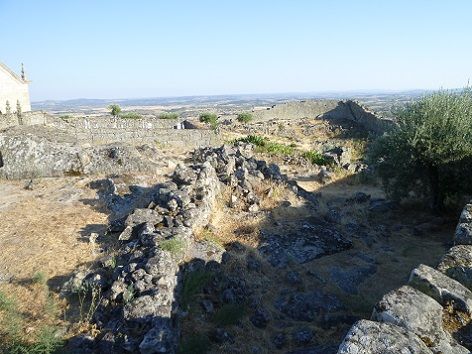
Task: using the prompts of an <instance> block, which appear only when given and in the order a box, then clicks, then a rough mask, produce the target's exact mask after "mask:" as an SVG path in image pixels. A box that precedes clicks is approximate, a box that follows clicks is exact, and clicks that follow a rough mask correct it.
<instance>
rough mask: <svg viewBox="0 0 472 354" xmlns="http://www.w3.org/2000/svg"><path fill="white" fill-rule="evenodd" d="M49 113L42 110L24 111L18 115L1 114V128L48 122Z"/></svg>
mask: <svg viewBox="0 0 472 354" xmlns="http://www.w3.org/2000/svg"><path fill="white" fill-rule="evenodd" d="M47 121H48V114H47V113H45V112H41V111H35V112H23V113H21V116H20V117H18V116H17V114H16V113H10V114H0V130H1V129H4V128H8V127H11V126H17V125H34V124H46V123H47Z"/></svg>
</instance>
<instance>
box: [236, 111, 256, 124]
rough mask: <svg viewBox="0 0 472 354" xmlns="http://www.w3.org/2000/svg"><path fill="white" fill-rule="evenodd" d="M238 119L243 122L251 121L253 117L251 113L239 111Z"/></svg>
mask: <svg viewBox="0 0 472 354" xmlns="http://www.w3.org/2000/svg"><path fill="white" fill-rule="evenodd" d="M236 119H237V120H238V122H241V123H249V122H250V121H252V119H253V117H252V114H251V113H239V114H238V117H237V118H236Z"/></svg>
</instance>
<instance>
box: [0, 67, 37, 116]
mask: <svg viewBox="0 0 472 354" xmlns="http://www.w3.org/2000/svg"><path fill="white" fill-rule="evenodd" d="M7 101H8V103H9V104H10V110H11V112H12V113H14V112H16V106H17V102H19V103H20V106H21V110H22V112H28V111H31V104H30V98H29V89H28V82H26V81H22V80H21V79H20V78H19V77H17V76H16V75H15V74H14V73H13V72H11V71H10V70H9V69H8V68H7V67H5V66H4V65H3V64H1V63H0V113H6V102H7Z"/></svg>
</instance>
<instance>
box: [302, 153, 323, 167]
mask: <svg viewBox="0 0 472 354" xmlns="http://www.w3.org/2000/svg"><path fill="white" fill-rule="evenodd" d="M302 156H303V157H304V158H306V159H307V160H308V161H310V162H311V163H312V164H313V165H318V166H326V165H328V164H329V161H328V160H327V159H326V158H325V157H324V156H323V155H322V154H321V153H319V152H318V151H306V152H304V153H303V155H302Z"/></svg>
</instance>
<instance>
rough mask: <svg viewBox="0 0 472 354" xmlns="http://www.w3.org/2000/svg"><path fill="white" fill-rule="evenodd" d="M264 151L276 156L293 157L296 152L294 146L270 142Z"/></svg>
mask: <svg viewBox="0 0 472 354" xmlns="http://www.w3.org/2000/svg"><path fill="white" fill-rule="evenodd" d="M262 150H263V151H265V152H268V153H269V154H274V155H292V154H293V152H294V146H293V145H292V144H290V145H286V144H280V143H273V142H268V143H267V144H266V145H265V146H264V147H263V149H262Z"/></svg>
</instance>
